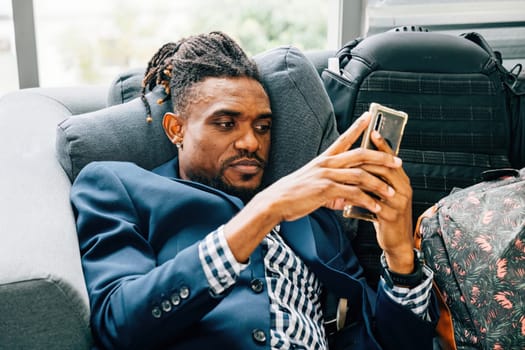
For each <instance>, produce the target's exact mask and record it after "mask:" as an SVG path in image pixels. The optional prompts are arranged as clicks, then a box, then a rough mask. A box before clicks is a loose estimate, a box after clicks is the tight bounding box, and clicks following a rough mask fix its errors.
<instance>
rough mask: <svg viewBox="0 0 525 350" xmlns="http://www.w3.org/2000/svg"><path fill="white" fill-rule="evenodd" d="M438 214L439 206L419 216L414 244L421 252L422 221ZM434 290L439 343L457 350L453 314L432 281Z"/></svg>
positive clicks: (442, 346) (445, 349)
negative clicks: (437, 309)
mask: <svg viewBox="0 0 525 350" xmlns="http://www.w3.org/2000/svg"><path fill="white" fill-rule="evenodd" d="M436 213H437V206H436V205H434V206H432V207H430V208H428V209H427V210H426V211H425V212H424V213H423V214H421V215H420V216H419V218H418V219H417V223H416V230H415V232H414V243H415V246H416V248H417V249H419V250H421V241H422V239H423V233H422V232H421V221H423V219H424V218H430V217H432V216H433V215H436ZM432 288H433V290H434V293H435V294H436V297H437V300H438V306H439V320H438V324H437V326H436V332H437V334H438V336H439V343H440V345H441V348H442V349H444V350H457V347H456V340H455V338H454V325H453V323H452V314H451V313H450V309H449V307H448V305H447V303H446V302H445V298H444V297H443V294H441V291H440V290H439V288H438V286H437V284H436V281H432Z"/></svg>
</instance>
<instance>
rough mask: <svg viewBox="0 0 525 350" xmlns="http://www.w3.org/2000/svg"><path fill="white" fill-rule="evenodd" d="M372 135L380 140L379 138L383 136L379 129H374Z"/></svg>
mask: <svg viewBox="0 0 525 350" xmlns="http://www.w3.org/2000/svg"><path fill="white" fill-rule="evenodd" d="M372 137H373V138H374V139H377V140H379V139H380V138H381V134H380V133H379V131H377V130H374V131H372Z"/></svg>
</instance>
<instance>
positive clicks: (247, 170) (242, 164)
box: [229, 159, 262, 174]
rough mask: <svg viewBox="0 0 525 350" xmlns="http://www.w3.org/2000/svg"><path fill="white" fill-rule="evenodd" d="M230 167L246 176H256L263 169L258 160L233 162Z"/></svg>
mask: <svg viewBox="0 0 525 350" xmlns="http://www.w3.org/2000/svg"><path fill="white" fill-rule="evenodd" d="M229 167H231V168H234V169H235V170H236V171H238V172H241V173H244V174H256V173H258V172H259V171H260V170H261V169H262V164H261V162H259V161H258V160H256V159H239V160H236V161H234V162H231V163H230V164H229Z"/></svg>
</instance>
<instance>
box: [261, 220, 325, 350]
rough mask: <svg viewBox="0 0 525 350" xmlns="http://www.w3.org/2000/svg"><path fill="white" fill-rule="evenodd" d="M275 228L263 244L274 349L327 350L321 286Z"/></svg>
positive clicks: (272, 345)
mask: <svg viewBox="0 0 525 350" xmlns="http://www.w3.org/2000/svg"><path fill="white" fill-rule="evenodd" d="M278 230H279V227H276V228H275V229H274V230H272V232H270V233H269V234H268V235H267V236H266V238H265V239H264V240H263V242H262V245H263V250H264V252H265V255H264V264H265V270H266V282H267V284H268V294H269V297H270V319H271V330H270V333H271V337H270V339H271V341H270V344H271V348H272V349H303V348H304V349H327V342H326V335H325V331H324V327H323V311H322V309H321V302H320V298H321V283H320V282H319V280H318V279H317V277H316V276H315V275H314V274H313V273H312V272H311V271H310V270H309V269H308V267H307V266H306V265H305V264H304V263H303V262H302V260H301V259H300V258H299V257H298V256H297V255H296V254H295V253H294V252H293V250H292V249H291V248H290V247H288V246H287V245H286V243H285V242H284V241H283V239H282V238H281V236H280V235H279V233H278Z"/></svg>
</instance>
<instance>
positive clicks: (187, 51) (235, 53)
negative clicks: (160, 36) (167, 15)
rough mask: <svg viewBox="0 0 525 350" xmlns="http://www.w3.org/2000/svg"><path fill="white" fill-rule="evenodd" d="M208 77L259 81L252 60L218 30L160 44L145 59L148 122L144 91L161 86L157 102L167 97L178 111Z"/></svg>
mask: <svg viewBox="0 0 525 350" xmlns="http://www.w3.org/2000/svg"><path fill="white" fill-rule="evenodd" d="M209 77H215V78H220V77H248V78H252V79H255V80H257V81H259V82H260V81H261V79H260V76H259V71H258V69H257V66H256V64H255V62H254V61H253V60H251V59H249V58H248V57H247V56H246V53H245V52H244V51H243V50H242V49H241V47H240V46H239V45H238V44H237V43H236V42H235V41H234V40H233V39H232V38H230V37H229V36H228V35H226V34H224V33H222V32H211V33H209V34H200V35H195V36H190V37H188V38H183V39H181V40H179V41H178V42H176V43H173V42H170V43H167V44H165V45H163V46H162V47H161V48H160V49H159V50H158V51H157V52H156V53H155V55H153V57H152V58H151V60H150V61H149V62H148V67H147V68H146V72H145V74H144V79H143V80H142V89H141V99H142V102H143V103H144V106H145V107H146V112H147V119H146V120H147V121H148V122H151V121H152V118H151V108H150V105H149V103H148V101H147V99H146V96H145V95H146V91H147V90H150V91H151V90H153V88H154V87H156V86H159V85H160V86H162V87H163V88H164V91H165V93H166V97H165V98H164V99H159V100H157V103H158V104H162V103H163V102H165V101H167V100H169V99H171V101H172V103H173V108H174V110H175V112H177V113H180V112H181V111H183V110H184V109H185V107H186V106H187V104H188V103H189V101H190V95H191V88H192V87H193V85H194V84H196V83H199V82H201V81H203V80H204V79H206V78H209Z"/></svg>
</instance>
